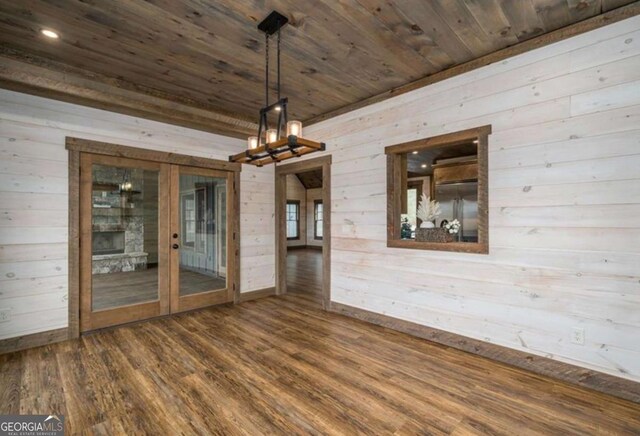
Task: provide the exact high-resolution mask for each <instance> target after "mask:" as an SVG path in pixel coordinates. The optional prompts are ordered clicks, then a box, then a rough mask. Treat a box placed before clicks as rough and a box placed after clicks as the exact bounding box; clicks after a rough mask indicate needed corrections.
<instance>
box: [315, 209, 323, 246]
mask: <svg viewBox="0 0 640 436" xmlns="http://www.w3.org/2000/svg"><path fill="white" fill-rule="evenodd" d="M319 204H322V205H323V206H322V220H321V221H322V222H324V204H323V203H322V200H313V239H315V240H316V241H322V236H318V221H320V220H318V205H319ZM323 234H324V233H323Z"/></svg>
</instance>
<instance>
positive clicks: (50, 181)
mask: <svg viewBox="0 0 640 436" xmlns="http://www.w3.org/2000/svg"><path fill="white" fill-rule="evenodd" d="M66 136H75V137H80V138H87V139H94V140H98V141H105V142H111V143H117V144H122V145H130V146H133V147H140V148H151V149H156V150H162V151H171V152H176V153H182V154H189V155H194V156H203V157H210V158H216V159H225V160H226V159H227V157H228V155H230V154H232V153H237V152H239V151H240V150H242V149H243V148H244V147H245V144H244V142H243V141H240V140H238V139H232V138H227V137H224V136H219V135H215V134H211V133H205V132H200V131H195V130H191V129H186V128H181V127H176V126H172V125H168V124H163V123H158V122H154V121H148V120H143V119H140V118H135V117H129V116H125V115H119V114H114V113H110V112H106V111H101V110H97V109H90V108H86V107H82V106H78V105H73V104H68V103H62V102H57V101H54V100H48V99H44V98H40V97H34V96H30V95H25V94H19V93H15V92H11V91H6V90H0V309H4V308H11V309H13V310H12V320H11V321H9V322H3V323H0V339H6V338H10V337H16V336H20V335H26V334H31V333H37V332H42V331H48V330H53V329H58V328H64V327H66V326H67V299H68V296H67V290H68V289H67V288H68V280H67V255H68V250H67V238H68V233H69V231H68V180H67V177H68V168H67V160H68V153H67V151H66V150H65V148H64V146H65V137H66ZM273 177H274V175H273V167H272V166H271V167H265V168H252V167H249V166H245V167H244V168H243V169H242V173H241V187H242V189H241V230H240V232H241V289H242V291H243V292H248V291H252V290H257V289H264V288H269V287H272V286H274V276H275V272H274V270H275V266H274V265H275V257H274V244H275V240H274V236H273V228H274V218H273V216H274V206H273V198H274V190H273Z"/></svg>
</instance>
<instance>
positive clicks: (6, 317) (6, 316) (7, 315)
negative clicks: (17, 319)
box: [0, 309, 11, 322]
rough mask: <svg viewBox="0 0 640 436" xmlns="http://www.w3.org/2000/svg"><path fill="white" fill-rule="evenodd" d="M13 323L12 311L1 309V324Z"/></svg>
mask: <svg viewBox="0 0 640 436" xmlns="http://www.w3.org/2000/svg"><path fill="white" fill-rule="evenodd" d="M7 321H11V309H0V322H7Z"/></svg>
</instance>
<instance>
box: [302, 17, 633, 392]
mask: <svg viewBox="0 0 640 436" xmlns="http://www.w3.org/2000/svg"><path fill="white" fill-rule="evenodd" d="M485 124H492V125H493V134H492V135H491V136H490V139H489V150H490V153H489V202H490V218H489V222H490V234H489V238H490V254H489V255H475V254H457V253H445V252H429V251H417V250H403V249H391V248H387V247H386V227H385V226H386V158H385V155H384V147H385V146H387V145H392V144H397V143H402V142H405V141H409V140H414V139H418V138H424V137H429V136H433V135H438V134H442V133H447V132H454V131H458V130H462V129H466V128H470V127H475V126H481V125H485ZM305 136H308V137H310V138H314V139H318V140H323V141H325V142H326V143H327V148H328V151H327V152H326V153H330V154H332V155H333V165H332V170H331V171H332V182H331V183H332V193H331V196H332V241H331V244H332V255H331V261H332V265H331V274H332V279H331V298H332V300H333V301H336V302H339V303H343V304H347V305H351V306H355V307H359V308H363V309H367V310H370V311H373V312H378V313H383V314H386V315H389V316H392V317H396V318H401V319H405V320H409V321H413V322H417V323H420V324H424V325H428V326H433V327H436V328H439V329H443V330H447V331H451V332H455V333H458V334H461V335H464V336H468V337H473V338H476V339H481V340H484V341H488V342H493V343H496V344H500V345H504V346H507V347H511V348H515V349H520V350H524V351H527V352H531V353H534V354H538V355H544V356H548V357H551V358H554V359H558V360H561V361H566V362H569V363H573V364H576V365H580V366H583V367H588V368H592V369H596V370H600V371H603V372H607V373H610V374H614V375H618V376H621V377H625V378H629V379H632V380H637V381H640V220H639V219H638V217H640V17H635V18H631V19H628V20H625V21H622V22H619V23H617V24H614V25H610V26H607V27H604V28H601V29H599V30H596V31H592V32H589V33H586V34H583V35H580V36H577V37H574V38H571V39H568V40H565V41H562V42H560V43H556V44H553V45H551V46H547V47H543V48H540V49H537V50H535V51H531V52H528V53H526V54H523V55H520V56H517V57H514V58H511V59H508V60H505V61H503V62H499V63H497V64H493V65H490V66H487V67H484V68H481V69H478V70H475V71H472V72H469V73H467V74H464V75H460V76H457V77H454V78H451V79H449V80H446V81H443V82H439V83H436V84H433V85H431V86H428V87H426V88H422V89H420V90H416V91H413V92H411V93H407V94H404V95H401V96H398V97H395V98H393V99H389V100H386V101H384V102H380V103H378V104H375V105H372V106H368V107H365V108H362V109H359V110H357V111H354V112H351V113H347V114H345V115H342V116H339V117H336V118H333V119H330V120H327V121H325V122H322V123H319V124H316V125H314V126H309V127H306V128H305ZM574 327H580V328H584V329H585V336H586V344H585V345H584V346H581V345H575V344H572V343H571V332H572V328H574Z"/></svg>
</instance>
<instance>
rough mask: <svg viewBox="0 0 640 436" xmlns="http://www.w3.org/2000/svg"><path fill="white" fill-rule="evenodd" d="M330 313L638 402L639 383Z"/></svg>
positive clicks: (343, 310) (358, 312) (348, 311)
mask: <svg viewBox="0 0 640 436" xmlns="http://www.w3.org/2000/svg"><path fill="white" fill-rule="evenodd" d="M329 310H330V311H331V312H335V313H339V314H341V315H345V316H348V317H351V318H356V319H359V320H362V321H365V322H368V323H371V324H375V325H379V326H382V327H386V328H389V329H391V330H396V331H399V332H403V333H407V334H410V335H412V336H417V337H420V338H423V339H427V340H429V341H432V342H436V343H438V344H441V345H446V346H448V347H451V348H455V349H458V350H462V351H466V352H467V353H471V354H475V355H478V356H482V357H485V358H488V359H491V360H495V361H498V362H500V363H504V364H507V365H510V366H514V367H516V368H519V369H524V370H527V371H531V372H533V373H535V374H539V375H543V376H546V377H550V378H553V379H556V380H560V381H563V382H566V383H570V384H573V385H578V386H581V387H584V388H588V389H592V390H595V391H598V392H602V393H605V394H608V395H612V396H614V397H618V398H622V399H624V400H629V401H633V402H634V403H640V383H637V382H634V381H631V380H626V379H623V378H620V377H615V376H612V375H609V374H605V373H602V372H598V371H594V370H590V369H585V368H581V367H579V366H575V365H571V364H568V363H564V362H559V361H557V360H553V359H549V358H547V357H541V356H536V355H533V354H529V353H525V352H523V351H518V350H514V349H511V348H507V347H503V346H501V345H496V344H491V343H489V342H484V341H479V340H477V339H472V338H468V337H465V336H461V335H458V334H455V333H450V332H446V331H444V330H438V329H435V328H432V327H427V326H424V325H421V324H416V323H413V322H410V321H404V320H401V319H397V318H392V317H390V316H387V315H381V314H378V313H375V312H370V311H368V310H364V309H359V308H357V307H353V306H348V305H346V304H341V303H336V302H333V301H332V302H331V304H330V308H329Z"/></svg>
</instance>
